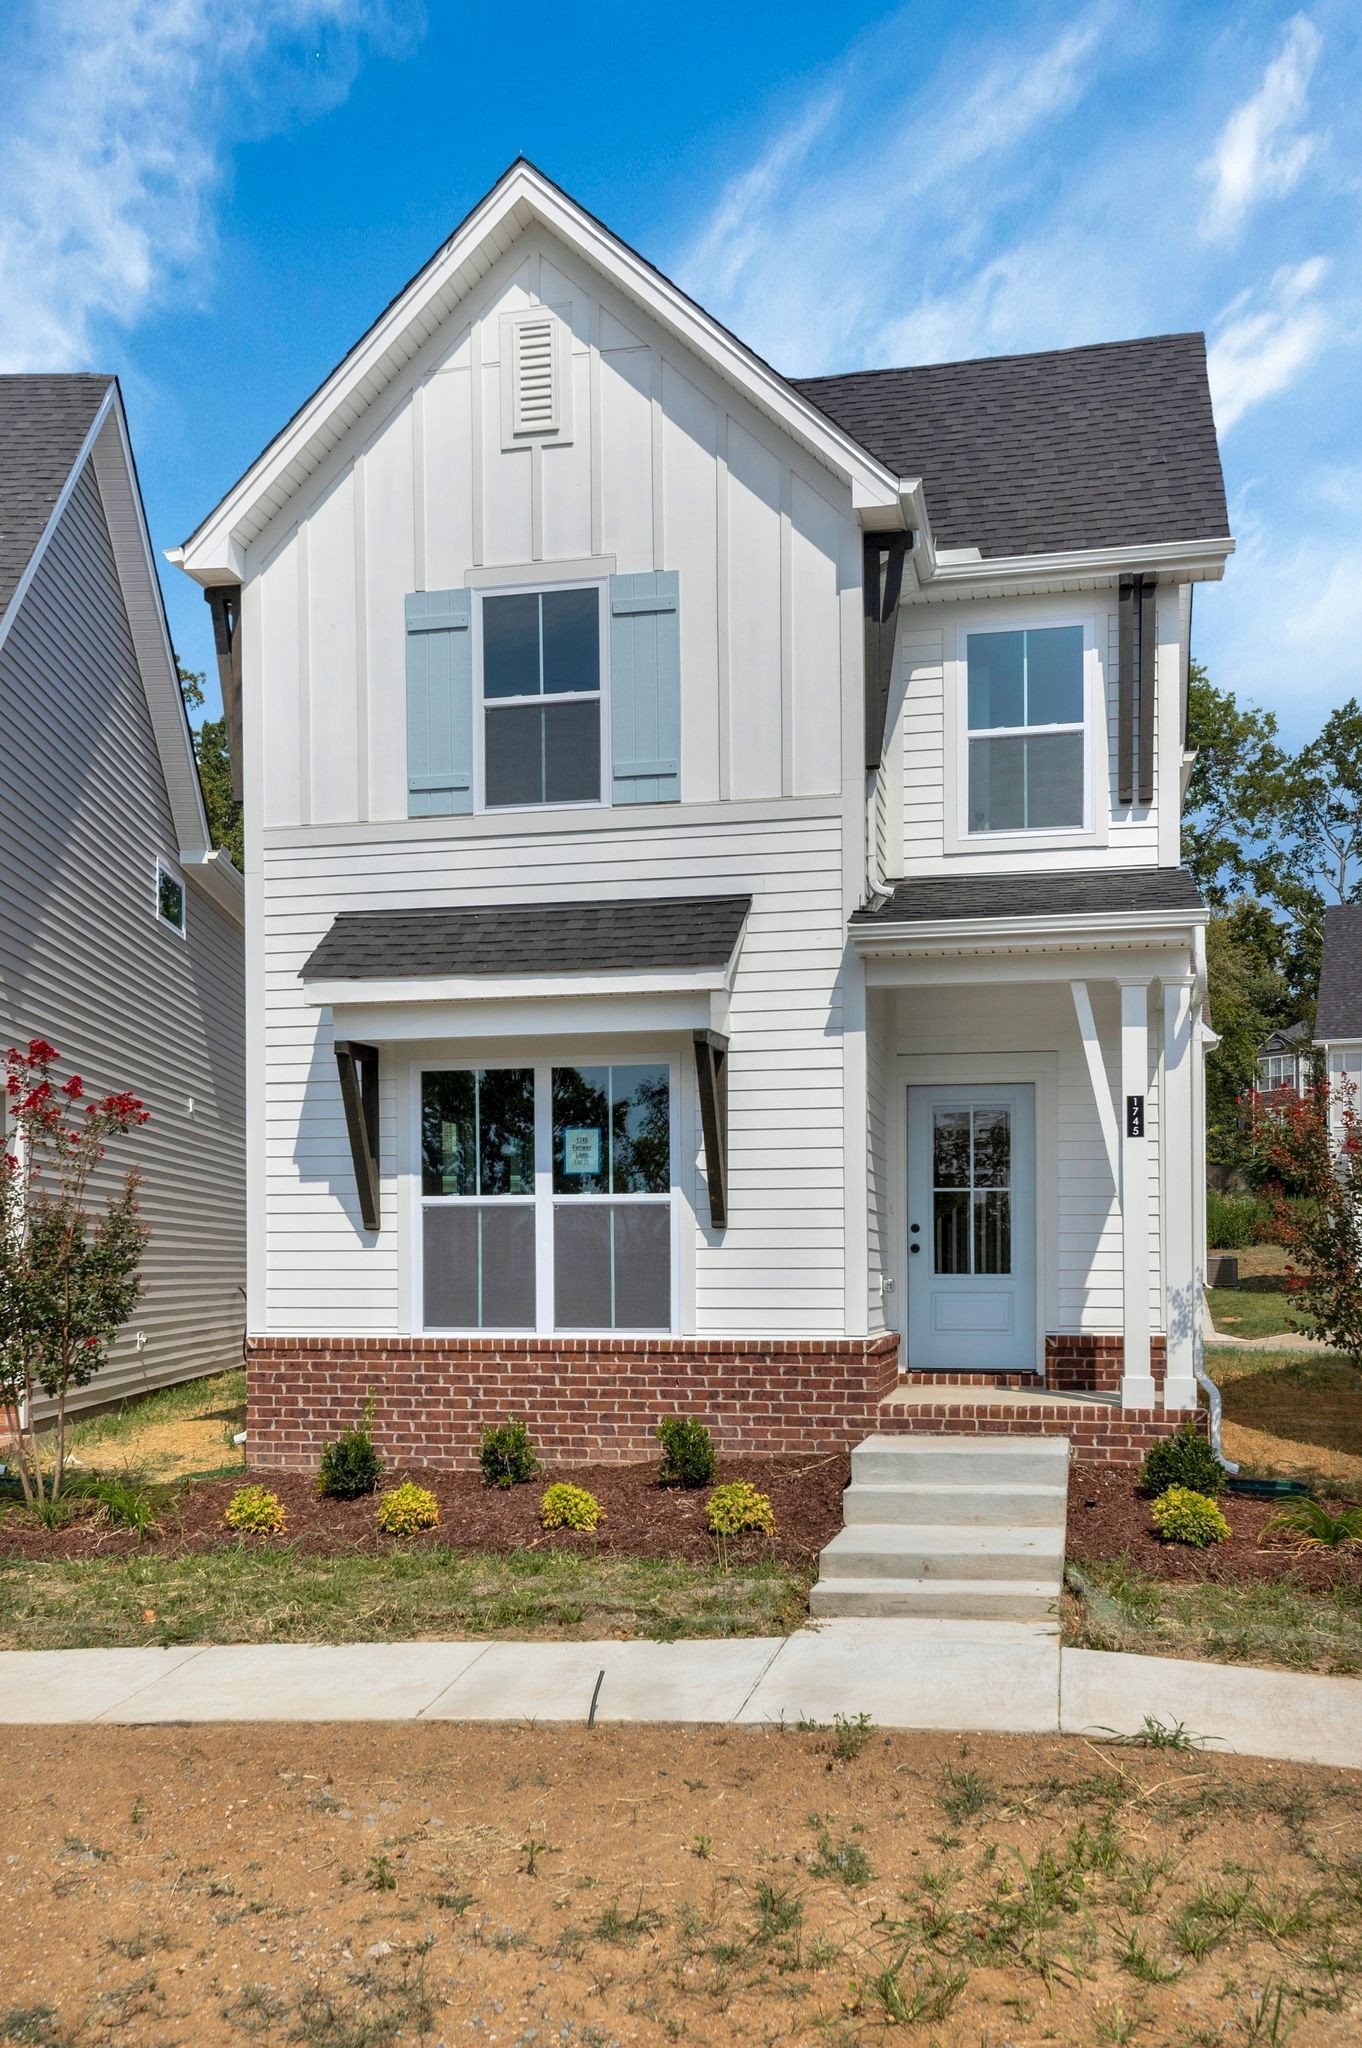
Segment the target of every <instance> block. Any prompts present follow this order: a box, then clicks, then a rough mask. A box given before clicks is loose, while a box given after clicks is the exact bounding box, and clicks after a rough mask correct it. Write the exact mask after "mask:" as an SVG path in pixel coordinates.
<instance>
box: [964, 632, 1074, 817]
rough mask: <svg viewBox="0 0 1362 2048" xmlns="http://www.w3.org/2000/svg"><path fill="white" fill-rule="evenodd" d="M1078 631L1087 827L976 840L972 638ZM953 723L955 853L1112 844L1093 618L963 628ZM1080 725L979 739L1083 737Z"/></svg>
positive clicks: (997, 731)
mask: <svg viewBox="0 0 1362 2048" xmlns="http://www.w3.org/2000/svg"><path fill="white" fill-rule="evenodd" d="M1057 626H1079V627H1081V628H1082V631H1083V720H1082V726H1081V731H1082V734H1083V822H1082V824H1081V825H1059V826H1048V825H1047V826H1033V827H1031V828H1029V829H1027V830H1021V831H1018V830H1009V831H1005V832H971V831H970V829H969V746H970V739H971V736H972V735H971V733H970V724H969V639H970V635H971V633H1022V632H1026V633H1038V632H1044V631H1045V630H1046V629H1047V628H1049V627H1057ZM948 669H949V674H948V678H947V688H948V701H947V716H946V737H947V746H948V760H947V805H946V809H947V819H946V834H945V838H946V851H947V852H948V853H989V854H993V853H1004V854H1006V853H1013V852H1017V853H1020V852H1036V851H1040V850H1046V849H1051V848H1053V849H1055V850H1056V851H1060V850H1063V849H1064V848H1067V847H1078V846H1102V845H1105V844H1106V843H1107V827H1108V822H1109V818H1110V803H1109V795H1110V792H1109V790H1108V786H1107V783H1108V778H1107V773H1106V760H1107V745H1106V740H1107V710H1106V689H1105V683H1104V678H1103V673H1102V661H1101V654H1100V650H1099V642H1098V634H1097V619H1096V616H1095V615H1094V613H1092V612H1091V611H1089V610H1065V609H1063V608H1055V609H1050V608H1047V609H1045V610H1043V611H1042V610H1022V609H1013V608H1009V609H1008V610H1006V611H1003V610H999V611H997V612H985V611H978V612H975V613H974V614H973V615H972V616H971V617H970V618H969V619H968V620H967V621H965V622H963V623H961V624H960V625H958V626H957V627H956V631H955V646H954V657H953V659H952V661H951V662H950V663H949V664H948ZM1078 730H1080V728H1079V726H1077V725H1064V726H1016V727H1013V726H1007V727H1003V726H997V727H989V728H988V730H987V733H986V734H985V733H978V734H974V735H973V737H975V738H984V737H989V738H994V737H998V738H1008V737H1013V736H1021V735H1024V734H1026V733H1033V732H1034V733H1045V732H1061V733H1062V732H1076V731H1078Z"/></svg>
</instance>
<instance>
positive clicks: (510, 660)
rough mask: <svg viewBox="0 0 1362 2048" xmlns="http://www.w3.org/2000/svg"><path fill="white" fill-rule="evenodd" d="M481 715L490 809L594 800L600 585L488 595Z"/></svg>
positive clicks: (598, 746)
mask: <svg viewBox="0 0 1362 2048" xmlns="http://www.w3.org/2000/svg"><path fill="white" fill-rule="evenodd" d="M482 718H483V792H484V802H485V803H486V805H487V807H488V809H489V810H495V809H499V808H501V807H504V806H507V805H516V804H575V803H599V802H600V800H601V731H602V724H601V596H600V590H599V588H598V587H597V586H594V585H592V586H589V587H587V588H585V589H583V588H572V589H557V590H538V591H516V592H513V593H509V592H508V593H507V594H505V595H501V594H499V593H496V594H494V593H491V592H489V593H487V594H486V595H484V597H483V599H482Z"/></svg>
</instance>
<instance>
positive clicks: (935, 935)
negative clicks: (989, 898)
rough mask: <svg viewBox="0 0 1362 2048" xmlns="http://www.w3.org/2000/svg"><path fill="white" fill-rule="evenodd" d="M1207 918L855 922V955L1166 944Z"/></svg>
mask: <svg viewBox="0 0 1362 2048" xmlns="http://www.w3.org/2000/svg"><path fill="white" fill-rule="evenodd" d="M1038 879H1042V878H1039V877H1038ZM1209 914H1210V913H1209V912H1208V911H1206V910H1199V909H1195V908H1193V907H1191V906H1189V907H1188V908H1187V909H1186V910H1149V911H1140V912H1138V913H1131V912H1129V911H1107V912H1104V913H1097V912H1090V911H1082V912H1079V911H1065V912H1061V913H1059V914H1058V915H1053V916H1045V915H1037V916H1029V917H961V918H941V919H937V920H927V919H924V918H912V919H903V920H900V921H899V922H898V923H896V924H891V923H889V922H888V921H887V920H883V919H878V918H877V919H876V921H875V922H874V923H873V924H871V923H869V922H866V923H863V924H855V923H853V924H852V926H851V928H850V936H851V941H852V944H853V945H854V946H855V947H856V950H857V951H858V952H859V953H864V954H867V955H870V954H875V953H887V954H890V955H896V954H902V953H904V952H924V953H926V952H934V951H936V950H937V949H939V948H941V947H948V946H982V947H985V948H993V947H997V946H1008V945H1015V944H1023V945H1024V944H1035V943H1037V942H1041V943H1043V942H1045V941H1052V940H1073V941H1075V942H1076V943H1080V944H1081V943H1083V942H1085V941H1086V942H1088V943H1090V944H1099V945H1112V944H1119V945H1128V944H1130V943H1131V942H1132V941H1135V942H1138V941H1139V940H1141V939H1142V938H1145V937H1149V938H1152V939H1154V940H1155V942H1156V943H1157V942H1160V941H1166V940H1167V938H1168V937H1169V936H1170V935H1171V936H1179V935H1187V936H1189V937H1190V936H1191V935H1192V934H1193V933H1195V932H1198V931H1200V930H1201V928H1202V927H1203V926H1204V925H1205V923H1206V919H1207V917H1208V916H1209Z"/></svg>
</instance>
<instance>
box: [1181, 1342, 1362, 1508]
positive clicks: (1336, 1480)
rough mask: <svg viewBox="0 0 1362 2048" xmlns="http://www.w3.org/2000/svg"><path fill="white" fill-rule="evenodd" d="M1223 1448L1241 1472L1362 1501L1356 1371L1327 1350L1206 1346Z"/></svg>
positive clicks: (1359, 1375) (1361, 1416) (1361, 1394)
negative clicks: (1220, 1405)
mask: <svg viewBox="0 0 1362 2048" xmlns="http://www.w3.org/2000/svg"><path fill="white" fill-rule="evenodd" d="M1206 1366H1207V1370H1208V1371H1209V1372H1210V1374H1211V1375H1212V1377H1213V1378H1214V1380H1215V1382H1216V1384H1217V1385H1218V1386H1219V1388H1220V1391H1221V1395H1222V1397H1223V1400H1224V1439H1223V1440H1224V1446H1225V1453H1226V1456H1227V1457H1230V1458H1233V1459H1234V1461H1235V1463H1236V1464H1238V1465H1240V1466H1241V1467H1242V1468H1243V1470H1244V1471H1245V1472H1246V1473H1257V1474H1262V1475H1266V1476H1275V1477H1278V1478H1284V1479H1305V1480H1308V1481H1309V1482H1310V1483H1311V1484H1312V1485H1313V1486H1315V1487H1316V1488H1317V1489H1319V1490H1321V1491H1325V1492H1329V1493H1337V1494H1340V1495H1341V1496H1342V1497H1343V1498H1345V1499H1351V1500H1362V1372H1359V1371H1358V1369H1357V1368H1356V1367H1355V1366H1352V1365H1349V1364H1348V1362H1347V1360H1346V1359H1343V1358H1340V1357H1338V1356H1337V1355H1336V1354H1334V1353H1332V1352H1327V1351H1300V1352H1297V1351H1253V1350H1243V1351H1240V1350H1237V1349H1236V1350H1216V1349H1214V1348H1209V1349H1208V1350H1207V1353H1206Z"/></svg>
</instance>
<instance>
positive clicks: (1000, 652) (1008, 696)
mask: <svg viewBox="0 0 1362 2048" xmlns="http://www.w3.org/2000/svg"><path fill="white" fill-rule="evenodd" d="M966 641H967V652H966V670H967V684H966V728H967V739H966V746H967V762H966V771H965V772H966V817H967V821H968V822H967V831H968V833H969V834H971V835H974V834H981V833H998V832H1081V831H1083V830H1084V828H1085V825H1086V823H1087V818H1088V805H1089V796H1088V791H1087V788H1086V782H1087V775H1086V768H1085V762H1086V755H1087V740H1086V731H1085V718H1084V703H1085V685H1084V673H1085V667H1086V661H1085V648H1084V628H1083V627H1082V626H1081V625H1071V626H1039V627H1019V628H1016V629H1014V630H1012V631H1008V632H996V633H969V634H968V635H966Z"/></svg>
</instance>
